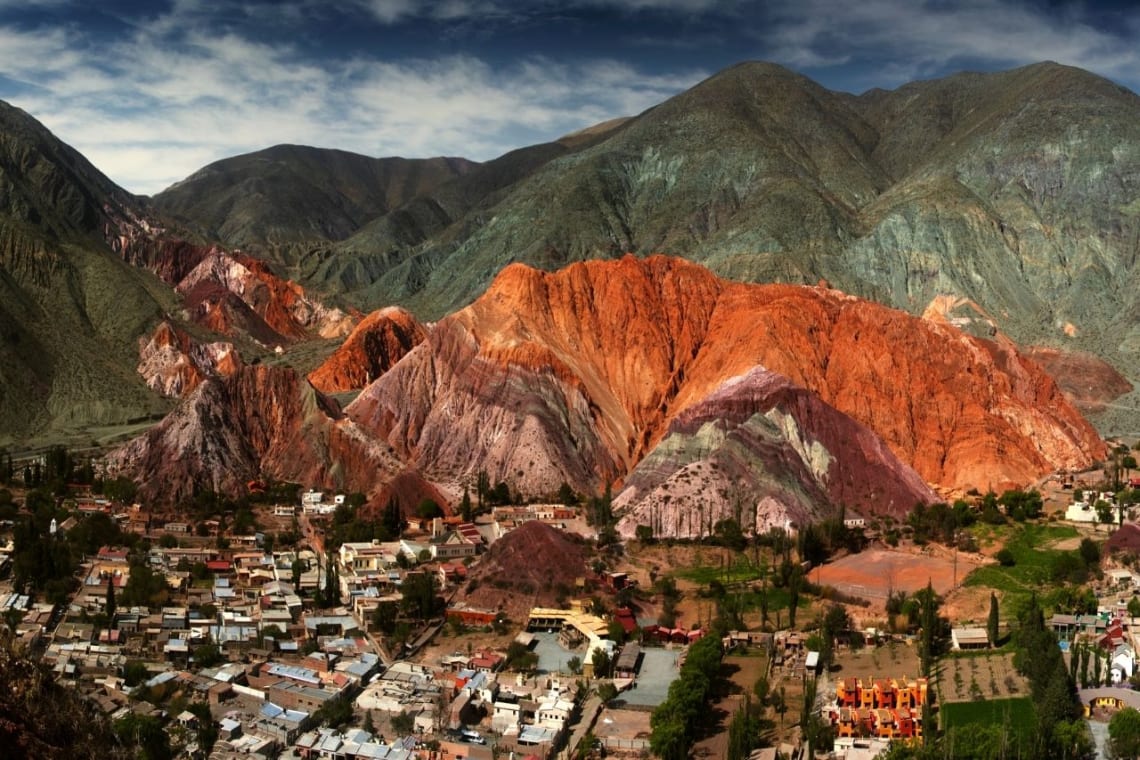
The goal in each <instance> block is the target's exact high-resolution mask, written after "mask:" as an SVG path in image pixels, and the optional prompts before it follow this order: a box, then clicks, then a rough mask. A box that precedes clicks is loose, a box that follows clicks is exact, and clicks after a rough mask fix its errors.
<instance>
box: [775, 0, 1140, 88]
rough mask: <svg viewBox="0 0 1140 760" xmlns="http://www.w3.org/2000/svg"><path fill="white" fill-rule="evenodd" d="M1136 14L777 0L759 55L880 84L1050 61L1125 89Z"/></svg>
mask: <svg viewBox="0 0 1140 760" xmlns="http://www.w3.org/2000/svg"><path fill="white" fill-rule="evenodd" d="M1138 19H1140V16H1138V15H1137V12H1136V11H1131V12H1130V15H1127V16H1121V17H1119V18H1117V19H1116V21H1117V23H1115V24H1111V25H1110V24H1108V23H1106V20H1105V19H1104V18H1099V17H1095V16H1093V15H1092V13H1091V11H1090V10H1089V9H1088V8H1085V7H1082V6H1079V5H1073V6H1060V7H1059V6H1056V5H1048V6H1045V5H1041V4H1035V3H1029V2H1019V1H1018V0H967V1H966V2H960V3H945V2H939V1H937V0H863V1H862V2H859V3H840V2H835V1H834V0H781V2H777V3H772V4H768V5H767V21H768V23H767V24H765V25H764V26H761V27H758V29H757V33H758V37H759V39H761V40H762V42H763V48H764V49H765V51H766V52H767V53H768V54H769V55H771V57H772V58H774V59H776V60H779V61H782V62H785V63H787V64H789V65H792V66H801V67H805V68H824V67H828V66H841V65H850V64H853V63H858V62H863V64H864V65H865V66H866V64H867V63H868V62H877V63H879V64H881V66H882V67H881V68H879V69H875V70H873V71H872V72H870V76H871V77H874V78H875V79H876V80H877V81H875V82H874V84H879V85H884V84H888V82H884V81H883V75H884V73H887V72H888V71H889V72H890V73H891V74H892V75H893V77H894V78H895V80H896V81H895V82H894V83H896V84H897V83H899V82H902V81H905V80H906V79H909V78H913V77H916V76H926V75H937V74H942V73H945V72H946V71H947V70H948V69H951V68H954V67H956V66H962V65H978V64H979V63H980V64H989V65H991V66H995V65H996V66H1011V65H1020V64H1026V63H1032V62H1036V61H1042V60H1054V61H1057V62H1059V63H1065V64H1070V65H1074V66H1079V67H1081V68H1086V69H1089V70H1092V71H1095V72H1097V73H1100V74H1102V75H1105V76H1110V77H1114V78H1117V79H1118V80H1121V81H1124V82H1126V83H1134V82H1135V80H1136V77H1137V73H1138V72H1140V66H1138V64H1140V48H1138V47H1137V39H1136V29H1137V25H1136V22H1137V20H1138Z"/></svg>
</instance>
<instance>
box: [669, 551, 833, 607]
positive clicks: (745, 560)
mask: <svg viewBox="0 0 1140 760" xmlns="http://www.w3.org/2000/svg"><path fill="white" fill-rule="evenodd" d="M670 574H671V575H673V576H674V577H676V578H682V579H684V580H687V581H691V582H692V583H695V584H697V585H698V586H703V587H707V586H708V585H709V584H711V583H712V582H713V581H716V582H718V583H721V584H723V585H724V586H725V588H726V589H727V590H728V593H730V594H740V595H741V599H740V609H741V611H744V612H748V611H755V610H758V609H760V591H759V589H760V568H759V566H757V565H756V564H754V563H753V562H752V560H751V559H750V558H749V557H747V556H745V555H744V554H740V555H738V556H736V557H735V558H734V559H733V564H732V565H730V566H723V565H692V566H689V567H680V568H676V569H674V570H673V571H672V572H671V573H670ZM774 575H775V571H774V570H773V569H772V567H771V565H769V566H768V609H769V610H770V611H775V610H778V609H787V607H788V602H789V601H791V597H790V595H789V593H788V589H787V588H777V587H775V586H773V585H772V578H773V576H774ZM810 605H811V598H810V597H809V596H808V594H806V593H801V594H800V598H799V602H798V604H797V605H796V606H797V607H801V608H803V607H809V606H810Z"/></svg>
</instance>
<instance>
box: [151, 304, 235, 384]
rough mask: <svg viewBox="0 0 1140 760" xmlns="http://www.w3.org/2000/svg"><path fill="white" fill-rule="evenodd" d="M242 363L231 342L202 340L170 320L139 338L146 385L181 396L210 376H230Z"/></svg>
mask: <svg viewBox="0 0 1140 760" xmlns="http://www.w3.org/2000/svg"><path fill="white" fill-rule="evenodd" d="M241 366H242V361H241V356H240V355H239V354H238V352H237V350H236V349H235V348H234V345H233V344H232V343H226V342H220V341H219V342H213V343H199V342H198V341H196V340H194V339H193V338H192V337H190V335H189V334H188V333H186V332H185V331H183V330H180V329H179V328H177V327H175V326H174V325H173V324H171V323H170V322H162V323H160V324H159V325H158V327H156V328H155V330H154V332H153V333H152V334H151V335H149V336H147V335H144V336H142V337H140V338H139V365H138V373H139V374H140V375H142V378H143V380H145V381H146V384H147V387H148V388H151V389H152V390H155V391H157V392H158V393H160V394H162V395H163V396H165V397H167V398H180V397H182V396H183V395H185V394H187V393H189V392H190V391H192V390H194V389H195V388H197V387H198V386H199V385H200V384H201V383H202V381H203V380H205V379H206V378H207V377H213V376H220V377H228V376H229V375H232V374H233V373H234V372H236V371H237V370H238V369H239V368H240V367H241Z"/></svg>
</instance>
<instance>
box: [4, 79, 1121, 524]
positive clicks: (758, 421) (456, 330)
mask: <svg viewBox="0 0 1140 760" xmlns="http://www.w3.org/2000/svg"><path fill="white" fill-rule="evenodd" d="M1138 116H1140V100H1138V99H1137V97H1136V96H1135V95H1134V94H1133V93H1131V92H1129V91H1127V90H1124V89H1123V88H1120V87H1118V86H1116V85H1114V84H1112V83H1111V82H1108V81H1107V80H1104V79H1101V78H1098V77H1096V76H1094V75H1091V74H1089V73H1087V72H1083V71H1080V70H1077V69H1072V68H1067V67H1063V66H1058V65H1056V64H1051V63H1044V64H1037V65H1034V66H1029V67H1025V68H1022V69H1016V70H1013V71H1009V72H1002V73H996V74H960V75H956V76H952V77H949V78H946V79H942V80H936V81H930V82H916V83H912V84H909V85H905V86H903V87H901V88H899V89H897V90H893V91H889V92H888V91H879V90H874V91H870V92H867V93H863V94H862V95H850V94H846V93H838V92H831V91H828V90H826V89H824V88H822V87H820V86H819V85H817V84H815V83H814V82H812V81H810V80H808V79H806V78H805V77H802V76H800V75H798V74H795V73H793V72H791V71H788V70H786V69H783V68H780V67H778V66H774V65H771V64H762V63H746V64H741V65H738V66H735V67H733V68H731V69H728V70H726V71H724V72H721V73H720V74H717V75H715V76H713V77H711V78H710V79H708V80H706V81H705V82H702V83H701V84H699V85H697V86H696V87H694V88H692V89H691V90H689V91H687V92H684V93H682V94H680V95H678V96H676V97H674V98H672V99H670V100H668V101H666V102H664V103H662V104H660V105H659V106H656V107H654V108H652V109H650V110H648V111H646V112H645V113H642V114H640V115H638V116H635V117H632V118H628V119H619V120H615V121H613V122H609V123H606V124H604V125H599V126H598V127H596V128H592V129H588V130H584V131H583V132H581V133H576V134H574V135H569V136H567V137H565V138H562V139H561V140H558V141H554V142H551V143H547V144H542V145H536V146H531V147H527V148H522V149H520V150H517V151H513V152H511V153H508V154H506V155H504V156H502V157H500V158H498V159H495V160H492V161H488V162H485V163H476V162H471V161H466V160H464V159H461V158H433V159H421V160H407V159H398V158H391V159H374V158H369V157H365V156H359V155H356V154H351V153H347V152H344V151H335V150H325V149H316V148H307V147H303V146H277V147H273V148H269V149H266V150H264V151H260V152H258V153H253V154H249V155H246V156H238V157H235V158H231V159H225V160H222V161H219V162H216V163H214V164H211V165H210V166H208V167H205V168H204V169H202V170H200V171H198V172H196V173H195V174H193V175H192V176H191V177H188V178H187V179H186V180H184V181H182V182H180V183H177V184H176V185H174V186H173V187H171V188H169V189H167V190H166V191H164V192H162V193H160V194H158V195H157V196H155V197H154V198H142V197H137V196H133V195H131V194H129V193H127V192H125V191H123V190H122V189H121V188H118V187H116V186H115V185H114V184H113V183H112V182H111V181H110V180H108V179H107V178H106V177H105V176H103V175H102V174H101V173H100V172H99V171H98V170H97V169H95V168H94V167H93V166H91V165H90V164H89V163H88V162H87V161H86V160H85V159H84V158H83V157H82V156H80V155H79V154H78V153H76V152H75V151H74V150H72V149H71V148H69V147H68V146H66V145H64V144H63V143H61V142H60V141H58V140H57V139H56V138H54V136H52V135H51V134H50V132H48V131H47V130H46V129H44V128H43V127H42V126H41V125H39V124H38V123H37V122H36V121H35V120H34V119H33V118H31V117H30V116H28V115H27V114H25V113H23V112H21V111H19V110H18V109H14V108H12V107H10V106H3V107H2V108H0V127H2V133H0V222H2V225H0V295H2V297H0V325H2V329H3V342H2V344H0V420H3V432H2V433H0V444H3V443H8V444H11V443H17V444H18V443H22V442H26V441H29V440H33V439H34V440H38V441H45V440H53V439H54V438H53V436H54V437H56V438H58V437H60V436H64V437H68V438H67V439H68V440H69V441H75V440H82V441H84V442H85V441H86V440H87V439H91V440H93V441H94V442H99V441H100V440H101V436H103V435H104V434H106V435H109V434H110V432H109V431H118V432H121V431H122V430H123V429H124V428H123V426H124V425H126V424H129V423H136V424H146V425H150V424H153V423H154V422H155V421H157V420H158V419H159V418H162V417H164V419H163V421H162V422H161V423H160V424H158V425H156V426H155V427H153V428H152V429H150V430H149V431H147V432H146V433H144V434H143V435H142V436H140V437H139V438H136V439H135V440H133V441H132V442H131V443H130V444H129V445H128V446H127V447H125V448H124V449H122V450H121V451H119V452H118V453H117V454H116V455H115V456H114V457H113V459H112V462H113V464H114V466H116V467H120V468H122V469H123V470H124V471H127V472H130V473H133V474H135V475H136V476H138V477H139V478H145V479H148V480H150V479H154V482H155V483H156V484H157V483H161V484H162V486H161V489H159V488H158V487H157V486H156V487H155V489H154V493H152V494H151V495H152V496H160V495H163V496H164V497H165V498H167V499H169V500H172V501H174V500H177V498H178V497H179V496H180V495H185V494H186V493H189V492H192V491H193V490H195V489H200V488H203V487H209V488H216V489H218V490H228V491H234V490H241V489H242V488H243V487H244V484H245V483H246V482H247V481H248V480H250V479H252V478H255V477H262V476H269V477H278V478H287V479H296V480H304V481H305V482H309V483H313V484H318V483H320V484H322V485H327V486H329V487H334V486H335V487H350V488H353V489H357V490H364V491H366V492H369V493H370V494H373V495H374V496H377V497H378V495H379V494H380V493H382V492H383V489H384V488H385V487H386V486H388V485H390V484H391V483H399V484H400V486H399V490H401V492H404V491H406V492H409V493H412V492H435V491H433V490H432V489H437V488H438V489H442V491H440V492H441V493H444V494H450V495H451V496H455V495H457V494H458V493H459V491H460V490H461V489H462V487H463V485H464V484H466V483H468V482H469V481H470V479H471V477H472V476H473V473H475V472H477V471H479V470H485V471H487V472H488V473H490V474H492V476H493V477H494V478H496V479H504V480H508V481H510V482H511V484H512V485H513V486H514V487H516V488H517V489H520V490H521V491H522V492H523V493H524V494H539V493H552V492H553V491H554V490H556V489H557V487H558V486H559V484H560V483H561V482H563V481H565V482H567V483H569V484H571V485H572V486H574V487H575V488H576V489H580V490H582V491H584V492H597V491H598V490H599V489H601V488H602V487H604V486H605V484H606V483H610V482H616V483H618V484H619V486H621V488H622V490H621V492H620V493H619V495H618V503H619V504H620V505H621V507H622V509H623V511H624V512H625V513H626V514H627V515H631V516H635V517H630V518H629V520H640V521H642V522H646V521H648V522H650V523H653V524H655V525H659V526H660V527H661V528H662V530H668V531H671V532H678V533H689V534H691V533H693V532H694V531H700V530H705V529H706V527H707V525H706V523H707V521H708V519H709V515H711V514H713V513H714V512H715V513H717V514H722V515H723V514H728V513H729V511H731V510H737V509H739V504H735V505H734V504H733V503H731V502H733V501H734V500H737V501H738V500H739V499H740V498H741V494H740V493H736V494H734V493H732V491H733V490H734V486H733V484H735V483H741V482H743V483H745V484H746V487H745V488H744V491H746V493H745V494H744V495H745V496H746V497H747V499H746V500H748V501H750V503H754V504H766V505H768V506H767V507H765V508H764V509H763V510H760V511H758V512H757V513H756V515H755V519H756V520H761V519H763V520H776V519H777V518H778V517H780V516H781V515H782V516H785V517H786V516H791V517H793V518H796V517H799V516H805V515H808V514H811V513H813V512H815V511H818V510H819V509H820V508H822V507H823V506H825V505H835V504H838V503H844V504H849V505H851V506H856V507H859V508H861V509H864V510H874V509H878V510H879V511H895V512H897V511H902V510H905V509H907V508H909V506H911V505H912V504H913V503H914V502H915V501H925V500H930V499H932V498H934V496H935V494H934V492H933V491H931V490H930V487H929V485H935V486H938V487H941V488H945V489H957V490H963V489H965V488H968V487H975V486H976V487H986V486H991V485H993V486H996V485H999V484H1025V483H1027V482H1030V481H1031V480H1032V479H1034V478H1036V477H1038V476H1039V475H1041V474H1042V473H1043V472H1046V471H1049V470H1051V469H1054V468H1057V467H1079V466H1084V465H1086V464H1088V463H1090V462H1092V461H1093V460H1095V459H1097V458H1098V457H1101V456H1103V454H1104V450H1103V447H1102V445H1101V444H1100V443H1099V440H1098V439H1097V437H1096V435H1095V433H1094V431H1093V429H1092V428H1091V427H1089V426H1088V425H1087V423H1085V422H1084V420H1083V419H1081V417H1080V415H1079V414H1078V413H1077V412H1076V411H1074V409H1073V408H1072V406H1071V404H1070V401H1077V402H1080V403H1081V405H1082V406H1081V408H1082V409H1083V410H1084V411H1086V412H1087V413H1090V414H1092V415H1095V419H1096V420H1097V422H1098V424H1100V425H1101V426H1102V428H1103V429H1106V430H1111V429H1116V428H1121V427H1124V426H1127V425H1132V426H1133V427H1132V428H1131V429H1134V426H1135V423H1134V422H1133V421H1132V420H1133V418H1134V414H1133V413H1130V412H1129V411H1128V409H1129V404H1130V403H1131V400H1132V399H1133V398H1134V396H1130V395H1129V394H1130V393H1132V384H1131V382H1130V380H1131V379H1133V378H1135V377H1136V376H1137V375H1138V373H1140V360H1138V353H1137V352H1138V351H1140V332H1138V331H1137V329H1138V328H1137V324H1138V321H1137V316H1140V300H1138V299H1137V295H1136V294H1137V293H1140V288H1137V287H1136V285H1137V282H1136V280H1137V277H1138V275H1137V270H1136V266H1135V263H1136V261H1135V260H1136V255H1137V248H1138V246H1140V242H1138V241H1140V227H1138V225H1137V215H1138V214H1140V207H1137V205H1136V203H1137V202H1136V200H1135V198H1136V187H1137V182H1138V179H1140V173H1138V168H1140V161H1138V159H1140V147H1137V146H1140V119H1138V118H1137V117H1138ZM656 253H665V254H669V256H655V255H652V254H656ZM629 254H633V257H630V256H629ZM675 257H682V258H675ZM597 260H611V261H610V263H608V264H603V263H601V262H599V261H597ZM685 260H687V261H689V262H694V264H689V263H686V261H685ZM584 261H585V262H594V263H590V264H588V265H585V266H584V265H582V264H580V263H577V262H584ZM544 272H546V273H550V274H544ZM741 282H756V283H784V284H782V285H775V284H770V285H754V286H748V285H743V284H739V283H741ZM480 294H482V295H480ZM873 302H878V303H881V304H883V306H877V305H875V303H873ZM396 306H399V307H402V308H394V307H396ZM369 312H373V313H371V314H369ZM366 315H368V316H366ZM919 315H924V317H923V318H919ZM345 336H348V337H347V340H345V341H344V344H343V346H342V345H340V344H341V341H342V339H344V338H345ZM338 346H339V348H337V347H338ZM1018 346H1026V347H1027V348H1028V347H1032V348H1031V351H1030V352H1029V353H1023V352H1022V351H1021V350H1019V349H1018ZM334 349H336V350H335V352H334V353H333V354H332V355H331V356H330V357H329V358H328V361H323V359H324V358H325V357H326V356H327V355H328V354H329V352H330V351H334ZM1028 355H1032V356H1036V357H1038V358H1039V359H1040V360H1041V361H1042V362H1043V364H1044V365H1045V366H1046V367H1047V368H1049V370H1050V371H1051V372H1052V373H1053V375H1054V377H1055V379H1056V383H1054V381H1053V380H1051V379H1050V378H1049V377H1048V375H1046V374H1045V373H1044V372H1043V371H1042V370H1041V369H1040V368H1039V367H1038V366H1037V365H1036V364H1035V363H1034V362H1032V361H1030V360H1028V359H1027V358H1026V356H1028ZM318 365H319V366H318ZM1090 367H1093V368H1095V370H1096V371H1095V373H1089V371H1088V370H1089V368H1090ZM1114 368H1117V369H1119V370H1120V372H1119V373H1117V372H1116V370H1115V369H1114ZM1087 377H1094V378H1096V381H1095V385H1096V386H1097V387H1095V388H1090V387H1087V386H1088V385H1089V383H1088V382H1086V381H1085V379H1086V378H1087ZM1078 379H1079V380H1080V381H1081V382H1078V381H1077V380H1078ZM1058 383H1059V385H1060V388H1059V387H1058ZM314 386H315V387H314ZM1062 390H1063V391H1064V392H1065V393H1067V394H1068V399H1066V397H1065V395H1064V394H1063V393H1062ZM344 392H351V393H349V396H347V397H340V396H338V398H341V400H342V401H347V400H348V398H349V397H351V396H352V395H354V394H355V393H356V392H359V396H358V397H356V398H355V400H353V401H352V402H351V403H349V404H348V405H347V406H345V407H343V408H342V405H341V402H340V401H338V400H337V399H334V398H332V397H331V396H327V395H325V394H326V393H330V394H331V393H335V394H341V393H344ZM173 462H178V464H177V466H174V465H172V463H173ZM172 467H173V469H171V468H172ZM836 468H838V469H836ZM159 472H161V473H163V475H162V479H161V480H158V479H155V473H159ZM694 484H697V485H694ZM159 490H161V491H163V492H164V494H159V492H158V491H159ZM702 491H714V492H717V493H718V494H720V495H718V496H717V497H716V498H714V499H712V502H713V506H712V508H711V511H710V510H707V509H703V508H701V507H699V506H698V505H697V504H696V503H695V502H696V501H697V499H696V496H695V494H697V493H700V492H702ZM694 510H697V511H696V512H694ZM666 512H668V515H666V514H665V513H666ZM698 513H699V514H698ZM679 515H683V516H679ZM749 519H752V518H751V517H750V518H749ZM666 523H669V524H668V525H666ZM633 524H634V523H633V522H628V521H627V524H625V525H626V527H628V526H629V525H633ZM694 526H695V527H694Z"/></svg>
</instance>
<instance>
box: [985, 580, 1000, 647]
mask: <svg viewBox="0 0 1140 760" xmlns="http://www.w3.org/2000/svg"><path fill="white" fill-rule="evenodd" d="M986 633H987V634H988V635H989V638H990V646H991V647H996V646H997V641H998V600H997V594H995V593H994V592H992V591H991V592H990V617H989V620H987V621H986Z"/></svg>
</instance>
